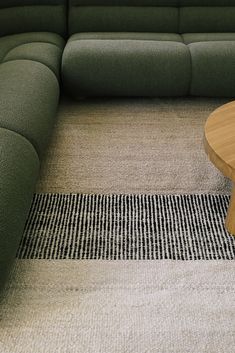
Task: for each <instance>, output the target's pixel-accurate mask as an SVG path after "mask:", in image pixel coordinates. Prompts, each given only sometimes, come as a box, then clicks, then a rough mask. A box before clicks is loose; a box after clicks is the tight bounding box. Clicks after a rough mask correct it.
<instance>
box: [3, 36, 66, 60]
mask: <svg viewBox="0 0 235 353" xmlns="http://www.w3.org/2000/svg"><path fill="white" fill-rule="evenodd" d="M31 43H32V44H35V43H39V44H40V43H43V44H44V43H45V44H51V45H54V46H55V47H57V48H58V49H61V51H62V48H61V47H59V46H58V45H57V44H54V43H51V42H44V41H36V42H32V41H30V42H24V43H21V44H19V45H16V46H15V47H13V48H11V49H9V50H8V52H7V53H6V54H5V55H4V56H3V58H2V61H1V62H2V63H3V62H6V61H5V58H6V56H7V55H8V54H9V53H10V52H11V51H12V50H15V49H17V48H19V47H21V46H22V45H26V44H31ZM17 60H20V59H17ZM24 60H27V59H24ZM29 60H30V59H29ZM7 61H8V60H7ZM9 61H11V60H9ZM32 61H36V60H32Z"/></svg>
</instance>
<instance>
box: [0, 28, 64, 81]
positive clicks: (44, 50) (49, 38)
mask: <svg viewBox="0 0 235 353" xmlns="http://www.w3.org/2000/svg"><path fill="white" fill-rule="evenodd" d="M63 48H64V39H62V37H60V36H59V35H58V34H55V33H45V32H39V33H35V32H34V33H22V34H15V35H11V36H5V37H2V38H0V63H1V62H6V61H11V60H20V59H23V60H24V59H26V60H33V61H38V62H40V63H42V64H44V65H46V66H48V67H49V68H50V69H51V70H52V71H53V72H54V73H55V75H56V76H57V77H59V76H60V64H61V56H62V51H63Z"/></svg>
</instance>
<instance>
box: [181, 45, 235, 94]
mask: <svg viewBox="0 0 235 353" xmlns="http://www.w3.org/2000/svg"><path fill="white" fill-rule="evenodd" d="M188 47H189V50H190V53H191V58H192V83H191V94H192V95H196V96H208V97H216V96H218V97H234V96H235V80H234V77H235V64H234V63H235V41H234V42H233V41H229V42H228V41H218V42H217V41H216V42H197V43H192V44H189V45H188Z"/></svg>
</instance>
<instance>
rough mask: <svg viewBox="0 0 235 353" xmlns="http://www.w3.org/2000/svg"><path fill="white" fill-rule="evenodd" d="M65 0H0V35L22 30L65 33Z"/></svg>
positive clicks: (21, 31)
mask: <svg viewBox="0 0 235 353" xmlns="http://www.w3.org/2000/svg"><path fill="white" fill-rule="evenodd" d="M66 3H67V1H66V0H0V36H5V35H8V34H16V33H23V32H55V33H58V34H60V35H63V36H65V35H66V23H67V19H66V17H67V9H66V8H67V5H66Z"/></svg>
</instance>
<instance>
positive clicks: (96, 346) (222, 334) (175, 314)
mask: <svg viewBox="0 0 235 353" xmlns="http://www.w3.org/2000/svg"><path fill="white" fill-rule="evenodd" d="M224 102H225V101H222V100H204V99H196V98H193V99H190V98H189V99H138V100H137V99H132V100H130V99H129V100H127V99H119V100H118V99H117V100H90V101H81V102H78V103H75V102H71V101H68V100H66V99H63V101H62V103H61V105H60V110H59V114H58V123H57V126H56V129H55V132H54V135H53V138H52V142H51V146H50V149H49V152H48V154H47V158H46V159H45V162H44V167H43V169H42V173H41V179H40V182H39V184H38V189H37V192H42V193H54V192H55V193H62V194H69V193H75V194H78V193H79V194H85V193H87V194H92V193H95V194H98V193H99V194H124V193H127V194H129V193H133V194H161V193H162V194H195V193H203V194H209V193H215V194H227V193H228V192H229V191H230V185H229V183H228V182H227V180H226V179H225V178H223V177H222V176H221V175H220V173H218V172H217V171H216V170H215V169H214V167H213V166H211V164H210V163H209V161H208V160H207V157H206V155H205V153H204V151H203V145H202V137H203V126H204V123H205V120H206V118H207V116H208V115H209V113H210V112H211V111H213V110H214V109H215V108H216V107H218V106H219V105H221V104H222V103H224ZM101 197H102V196H101ZM169 197H170V196H169ZM193 197H194V195H193ZM62 198H64V196H63V195H62ZM225 200H227V197H226V198H225ZM226 202H227V201H226ZM44 211H45V210H44ZM44 211H43V210H42V211H41V210H40V212H41V214H42V215H44V219H45V218H46V217H47V214H46V213H45V212H44ZM89 212H90V211H89V203H88V212H87V216H89ZM74 214H75V216H76V217H79V214H77V213H76V212H75V213H74ZM118 214H119V213H118ZM200 214H201V213H200ZM211 214H212V222H213V212H212V211H211ZM52 215H53V212H52ZM194 216H195V215H192V218H193V217H194ZM88 218H89V217H88ZM53 219H54V218H53V217H52V218H51V220H52V221H53ZM115 219H116V218H115V217H114V220H113V224H115ZM145 220H146V219H145ZM62 221H63V220H62V219H61V222H62ZM207 221H208V220H207ZM139 222H140V224H142V225H143V227H145V223H144V222H142V221H141V219H139ZM52 223H53V222H52ZM209 223H211V222H209ZM40 224H41V222H40V221H39V222H38V225H40ZM84 224H85V223H84ZM95 224H96V223H95ZM182 224H183V223H182ZM220 224H222V223H219V224H217V228H215V227H214V228H213V231H214V232H217V230H216V229H219V231H220V232H221V227H220ZM167 225H168V223H167V222H166V226H167ZM75 226H76V222H75ZM211 226H212V227H213V224H212V225H211ZM62 228H63V227H62ZM189 228H190V229H191V225H189ZM52 229H54V228H50V230H49V229H48V232H46V233H45V234H46V236H47V237H49V238H50V235H51V237H52V238H53V237H54V236H55V239H58V238H56V235H57V236H58V234H57V230H56V227H55V229H54V230H53V231H52ZM69 229H72V230H73V229H74V228H73V224H72V223H71V225H70V227H69ZM115 229H116V228H115ZM124 229H126V228H125V227H124ZM146 229H148V228H146ZM164 229H165V228H164ZM171 229H173V227H171ZM203 229H205V231H206V227H204V226H203ZM140 230H141V228H140ZM50 232H51V233H50ZM84 232H85V233H83V234H87V232H88V233H89V232H90V228H89V227H85V228H84ZM39 233H40V229H38V228H37V233H36V232H35V234H37V237H39V238H38V239H40V234H39ZM54 233H56V234H54ZM65 233H66V234H67V235H70V234H71V235H73V234H74V233H70V231H69V232H65ZM45 234H44V235H45ZM61 234H62V233H61ZM105 234H106V233H105ZM115 234H116V233H115ZM163 234H164V233H163ZM167 234H168V233H167ZM128 235H130V236H132V237H133V236H134V233H132V234H131V232H129V233H128V232H127V234H126V236H127V237H128ZM174 235H175V233H174V229H173V233H172V239H173V242H172V243H171V246H172V249H173V248H174V247H175V248H176V243H175V240H174V239H176V240H177V237H175V236H174ZM226 236H227V235H226ZM47 237H46V241H47V239H48V238H47ZM147 237H148V232H146V238H147ZM218 238H219V236H218V234H217V239H218ZM30 239H33V234H32V238H30ZM68 239H69V238H68ZM188 239H189V240H190V239H191V238H190V237H189V238H188ZM213 239H214V238H213ZM162 240H163V243H164V246H166V247H167V246H169V244H168V241H167V240H166V238H164V236H163V237H162ZM201 240H202V241H204V238H203V237H201ZM69 241H70V240H69ZM179 241H180V239H179ZM26 243H27V241H26ZM69 244H70V243H69ZM195 244H196V245H197V242H196V241H195ZM216 244H217V243H216ZM218 244H219V243H218ZM226 244H227V243H225V245H226ZM66 246H67V245H66V244H65V247H66ZM217 248H218V251H220V249H221V248H220V246H218V247H217ZM66 249H67V247H66ZM173 250H174V249H173ZM225 250H226V249H225ZM217 258H218V257H216V259H214V260H210V259H209V260H195V261H191V260H187V261H181V260H175V261H172V260H146V261H141V260H139V261H135V260H128V261H124V260H117V261H101V260H72V259H71V260H63V259H59V260H45V258H42V259H41V260H36V259H29V260H25V259H22V260H19V259H18V260H16V262H15V266H14V268H13V271H12V274H11V278H10V280H9V281H8V284H7V287H6V290H5V291H4V292H3V293H2V302H1V306H0V318H1V320H0V353H234V347H235V292H234V289H235V266H234V261H231V260H217Z"/></svg>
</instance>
